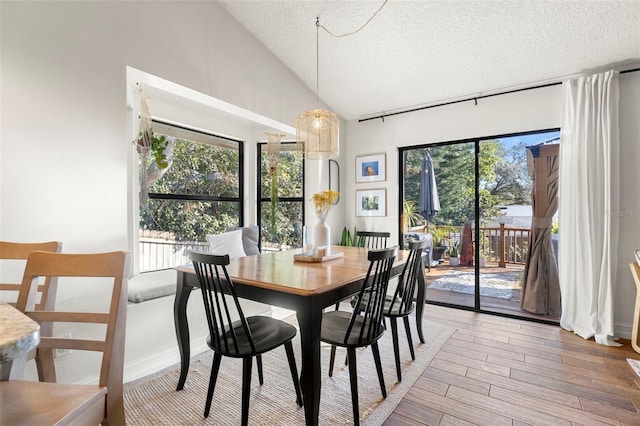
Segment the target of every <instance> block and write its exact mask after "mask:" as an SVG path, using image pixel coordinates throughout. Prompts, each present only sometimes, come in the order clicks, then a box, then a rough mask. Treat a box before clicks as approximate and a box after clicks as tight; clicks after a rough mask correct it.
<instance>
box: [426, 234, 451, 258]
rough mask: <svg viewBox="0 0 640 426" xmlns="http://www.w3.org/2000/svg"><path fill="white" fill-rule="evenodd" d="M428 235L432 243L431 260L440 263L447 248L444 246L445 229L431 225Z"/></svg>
mask: <svg viewBox="0 0 640 426" xmlns="http://www.w3.org/2000/svg"><path fill="white" fill-rule="evenodd" d="M429 233H430V234H431V239H432V241H433V250H432V254H431V258H432V259H433V260H436V261H438V262H440V261H441V259H442V256H444V254H445V252H446V251H447V246H446V245H445V239H446V236H447V228H446V227H444V226H435V225H431V226H429Z"/></svg>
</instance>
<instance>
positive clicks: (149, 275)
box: [128, 269, 178, 303]
mask: <svg viewBox="0 0 640 426" xmlns="http://www.w3.org/2000/svg"><path fill="white" fill-rule="evenodd" d="M177 277H178V275H177V272H176V270H175V269H163V270H161V271H152V272H144V273H142V274H139V275H135V276H133V277H131V278H129V295H128V299H129V302H133V303H141V302H145V301H147V300H152V299H157V298H159V297H164V296H170V295H172V294H175V293H176V280H177Z"/></svg>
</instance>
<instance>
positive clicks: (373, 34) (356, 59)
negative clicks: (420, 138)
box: [218, 0, 640, 120]
mask: <svg viewBox="0 0 640 426" xmlns="http://www.w3.org/2000/svg"><path fill="white" fill-rule="evenodd" d="M218 1H219V2H220V3H221V4H222V5H223V7H224V8H225V9H226V10H227V11H228V12H229V13H230V14H231V15H233V16H234V17H235V18H236V19H237V20H238V21H239V22H240V24H241V25H242V26H244V27H245V28H246V29H247V30H248V31H249V32H251V33H252V34H253V35H254V36H255V37H256V38H257V39H258V40H259V41H260V42H261V43H263V44H264V45H265V46H266V47H267V49H269V50H270V51H271V52H273V53H274V54H275V56H276V57H278V58H279V59H280V60H281V61H282V62H283V63H284V64H285V65H286V66H287V67H288V68H289V69H291V70H292V71H293V72H294V73H295V74H296V75H298V76H299V77H300V79H301V80H302V81H304V82H305V83H306V84H307V85H308V86H309V87H310V88H311V89H312V90H313V91H314V92H315V91H316V49H315V48H316V26H315V21H316V16H318V17H319V18H320V24H321V25H323V26H325V27H326V28H327V29H328V30H329V31H331V32H332V33H334V34H337V35H339V34H344V33H348V32H352V31H354V30H356V29H357V28H359V27H360V26H362V25H363V24H364V23H365V22H366V21H367V20H368V19H369V18H370V17H371V16H372V15H373V14H374V12H375V11H376V10H377V9H378V8H379V7H380V6H381V5H382V4H383V3H384V0H375V1H369V0H355V1H354V0H351V1H348V0H342V1H325V0H319V1H307V0H284V1H282V0H218ZM621 62H624V63H627V64H631V65H632V66H638V65H639V64H640V0H624V1H615V0H601V1H594V0H583V1H566V0H551V1H540V0H474V1H456V0H422V1H409V0H389V1H388V3H387V4H386V5H385V6H384V7H383V8H382V10H381V11H380V12H379V13H378V14H377V16H376V17H375V18H373V20H371V22H370V23H369V24H368V25H367V26H366V27H365V28H364V29H363V30H362V31H360V32H358V33H357V34H355V35H352V36H348V37H342V38H336V37H332V36H330V35H329V34H328V33H326V32H325V31H323V30H322V29H321V30H320V84H319V95H320V98H321V99H323V100H324V101H325V102H326V103H327V104H328V105H329V106H330V108H332V109H333V110H334V111H335V112H336V113H337V114H338V115H340V116H341V117H342V118H345V119H348V120H349V119H358V118H364V117H367V116H372V115H376V114H378V113H383V112H392V111H394V110H399V109H404V108H409V107H414V106H422V105H428V104H432V103H436V102H442V101H446V100H452V99H455V98H458V97H466V96H473V95H480V94H482V93H490V92H495V91H500V90H504V89H510V88H516V87H520V86H526V85H531V84H536V83H540V82H547V81H548V80H556V79H559V78H561V77H563V76H568V75H572V74H576V73H578V72H580V71H582V70H588V69H593V68H596V67H602V66H604V65H607V64H614V63H615V64H618V63H621ZM628 67H629V66H628V65H627V68H628Z"/></svg>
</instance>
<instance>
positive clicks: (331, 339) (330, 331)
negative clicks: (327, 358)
mask: <svg viewBox="0 0 640 426" xmlns="http://www.w3.org/2000/svg"><path fill="white" fill-rule="evenodd" d="M349 321H351V312H345V311H331V312H327V313H325V314H324V315H323V316H322V331H320V339H321V340H322V341H323V342H326V343H330V344H331V345H334V346H341V347H346V346H353V347H355V348H358V347H361V346H368V345H370V344H371V343H372V342H375V341H377V340H378V339H380V337H381V336H382V334H383V333H384V327H383V326H382V324H380V326H379V327H378V329H377V330H374V332H373V335H372V337H370V338H369V339H367V340H365V341H361V340H360V339H359V336H358V334H357V333H350V334H349V335H348V336H347V331H348V327H349ZM365 322H366V323H367V324H365ZM367 325H368V320H367V321H365V319H364V317H357V318H355V321H354V324H353V329H354V330H359V329H361V328H363V327H366V326H367Z"/></svg>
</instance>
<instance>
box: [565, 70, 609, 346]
mask: <svg viewBox="0 0 640 426" xmlns="http://www.w3.org/2000/svg"><path fill="white" fill-rule="evenodd" d="M563 88H564V113H563V121H562V133H561V138H560V175H559V203H560V210H559V216H558V224H559V234H560V238H559V250H558V251H559V256H558V263H559V273H560V290H561V294H562V315H561V319H560V325H561V326H562V327H563V328H565V329H567V330H571V331H573V332H574V333H576V334H578V335H579V336H581V337H583V338H585V339H588V338H591V337H595V340H596V342H598V343H601V344H605V345H618V344H617V343H615V342H614V340H615V337H614V322H613V318H614V290H615V286H614V283H615V271H616V257H617V230H618V220H617V214H616V213H617V211H618V207H619V195H618V192H619V180H618V163H619V159H618V73H617V72H615V71H609V72H605V73H600V74H594V75H591V76H583V77H579V78H576V79H571V80H567V81H564V82H563Z"/></svg>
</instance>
